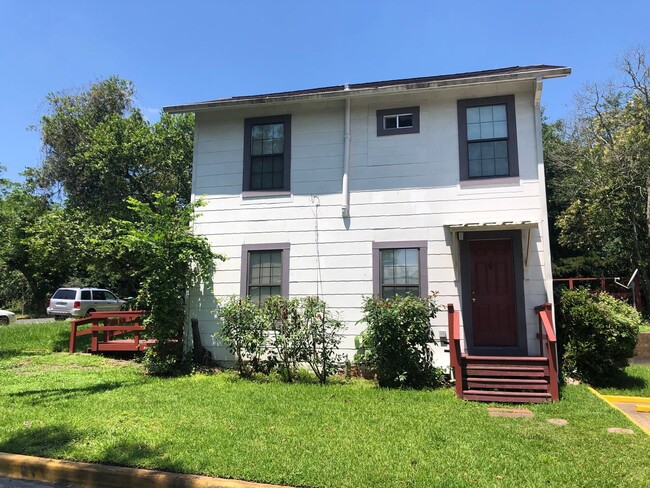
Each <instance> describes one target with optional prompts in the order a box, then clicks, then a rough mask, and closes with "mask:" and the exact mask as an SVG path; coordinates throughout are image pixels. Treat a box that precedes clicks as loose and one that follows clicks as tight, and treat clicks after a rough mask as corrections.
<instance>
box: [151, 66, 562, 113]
mask: <svg viewBox="0 0 650 488" xmlns="http://www.w3.org/2000/svg"><path fill="white" fill-rule="evenodd" d="M569 74H571V68H570V67H568V66H549V65H536V66H521V67H520V66H514V67H510V68H501V69H497V70H486V71H475V72H469V73H458V74H453V75H442V76H432V77H424V78H405V79H401V80H387V81H378V82H370V83H357V84H350V85H336V86H329V87H322V88H314V89H309V90H297V91H290V92H281V93H269V94H263V95H251V96H240V97H232V98H224V99H218V100H212V101H207V102H198V103H190V104H183V105H170V106H167V107H163V110H164V111H165V112H166V113H172V114H173V113H187V112H203V111H206V110H215V109H225V108H230V107H240V106H252V105H258V104H271V103H284V102H290V101H309V100H320V99H328V100H331V99H344V98H350V97H359V96H369V95H380V94H390V93H398V92H404V91H413V90H431V89H436V88H451V87H456V86H463V85H476V84H485V83H495V82H506V81H518V80H526V79H536V78H542V79H548V78H561V77H565V76H568V75H569Z"/></svg>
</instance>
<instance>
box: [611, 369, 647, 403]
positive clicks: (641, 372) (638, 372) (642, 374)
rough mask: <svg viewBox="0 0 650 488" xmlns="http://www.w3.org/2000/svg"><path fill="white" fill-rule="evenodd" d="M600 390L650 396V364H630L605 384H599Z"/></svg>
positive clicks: (613, 393)
mask: <svg viewBox="0 0 650 488" xmlns="http://www.w3.org/2000/svg"><path fill="white" fill-rule="evenodd" d="M598 391H599V392H600V393H603V394H604V395H626V396H641V397H649V398H650V364H643V365H641V364H636V365H630V366H628V367H627V368H626V369H625V371H624V372H622V373H620V374H617V375H614V376H613V377H612V378H610V379H609V380H608V381H607V383H605V384H604V385H599V386H598Z"/></svg>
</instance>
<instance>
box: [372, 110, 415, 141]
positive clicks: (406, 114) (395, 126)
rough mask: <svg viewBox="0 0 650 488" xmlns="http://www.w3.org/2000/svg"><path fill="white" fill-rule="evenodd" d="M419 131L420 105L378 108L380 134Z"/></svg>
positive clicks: (387, 134) (378, 132)
mask: <svg viewBox="0 0 650 488" xmlns="http://www.w3.org/2000/svg"><path fill="white" fill-rule="evenodd" d="M418 132H420V107H406V108H391V109H387V110H377V135H378V136H390V135H394V134H415V133H418Z"/></svg>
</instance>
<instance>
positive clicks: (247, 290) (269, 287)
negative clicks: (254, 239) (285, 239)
mask: <svg viewBox="0 0 650 488" xmlns="http://www.w3.org/2000/svg"><path fill="white" fill-rule="evenodd" d="M288 274H289V244H275V245H274V244H251V245H245V246H244V247H243V249H242V290H241V291H242V295H246V296H248V297H250V299H251V301H253V302H255V303H257V304H259V305H261V304H263V303H264V301H265V300H266V299H267V298H268V297H270V296H273V295H283V296H287V294H288V287H289V277H288Z"/></svg>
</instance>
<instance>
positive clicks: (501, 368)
mask: <svg viewBox="0 0 650 488" xmlns="http://www.w3.org/2000/svg"><path fill="white" fill-rule="evenodd" d="M465 367H466V368H467V369H494V370H496V371H542V370H543V369H545V368H547V367H548V366H546V365H543V364H531V365H523V364H521V365H506V364H466V365H465Z"/></svg>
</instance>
